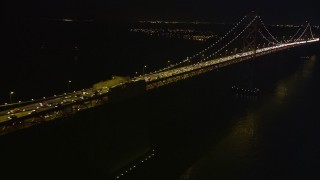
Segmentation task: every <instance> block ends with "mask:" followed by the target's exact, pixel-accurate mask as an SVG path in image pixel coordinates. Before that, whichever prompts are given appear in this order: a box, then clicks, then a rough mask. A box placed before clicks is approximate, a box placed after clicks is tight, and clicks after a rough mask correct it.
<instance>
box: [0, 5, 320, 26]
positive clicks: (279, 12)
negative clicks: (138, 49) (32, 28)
mask: <svg viewBox="0 0 320 180" xmlns="http://www.w3.org/2000/svg"><path fill="white" fill-rule="evenodd" d="M4 3H6V4H5V5H4V6H2V7H5V11H2V12H4V13H5V16H3V17H6V18H10V17H32V18H43V17H52V18H54V17H78V18H95V19H108V20H123V19H124V20H141V19H142V20H149V19H150V20H163V19H164V20H200V21H236V20H238V19H239V18H240V16H243V15H245V14H247V13H248V12H250V11H252V10H255V11H256V12H258V13H259V14H260V15H261V16H262V17H263V19H265V21H267V22H269V23H296V24H301V23H302V22H304V21H305V20H309V21H310V22H313V23H314V24H320V18H318V17H320V11H319V10H318V6H317V5H316V4H315V1H314V0H304V1H289V0H287V1H280V0H269V1H265V0H264V1H263V0H261V1H257V0H256V1H253V0H250V1H245V2H244V1H239V0H223V1H212V0H170V1H159V0H158V1H150V0H149V1H148V0H86V1H85V0H29V1H22V0H20V1H14V0H13V1H7V2H4Z"/></svg>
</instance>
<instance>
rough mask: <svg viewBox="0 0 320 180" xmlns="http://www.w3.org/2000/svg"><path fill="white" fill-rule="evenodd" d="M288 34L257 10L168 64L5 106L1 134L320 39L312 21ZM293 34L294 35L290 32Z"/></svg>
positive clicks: (0, 119) (0, 117)
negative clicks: (271, 27) (266, 21)
mask: <svg viewBox="0 0 320 180" xmlns="http://www.w3.org/2000/svg"><path fill="white" fill-rule="evenodd" d="M290 33H292V32H284V34H285V35H286V36H282V35H283V34H282V35H279V34H278V35H274V34H272V33H271V31H270V30H269V29H268V26H266V25H265V24H264V22H263V21H262V19H261V17H260V16H258V15H255V14H251V15H248V16H244V17H243V18H242V19H241V20H240V21H239V22H237V23H235V24H234V27H232V28H231V29H230V30H229V31H228V32H226V33H225V35H224V36H222V37H221V38H220V39H218V40H217V41H216V42H214V43H213V44H211V45H209V46H208V47H207V48H205V49H203V50H201V51H199V52H198V53H195V54H194V55H192V56H189V57H186V58H185V59H183V60H181V61H180V62H177V63H175V64H171V65H167V67H165V68H162V69H159V70H156V71H154V72H150V73H148V74H142V75H140V76H135V77H131V78H119V77H115V78H114V79H113V80H110V81H109V82H105V83H101V84H100V85H97V86H93V87H92V88H89V89H83V90H80V91H74V92H71V93H64V94H61V95H55V96H53V97H48V98H42V99H36V100H34V99H32V100H31V101H25V102H19V103H9V104H4V105H0V135H4V134H7V133H10V132H14V131H16V130H20V129H24V128H28V127H31V126H34V125H38V124H42V123H45V122H50V121H54V120H58V119H64V118H68V117H70V116H72V115H74V114H76V113H81V112H82V111H86V110H88V109H92V108H95V107H98V106H101V105H104V104H107V103H114V102H117V101H120V100H122V99H126V98H128V97H131V96H135V95H137V94H141V93H143V92H145V91H150V90H153V89H156V88H159V87H161V86H165V85H168V84H171V83H175V82H178V81H181V80H184V79H188V78H191V77H193V76H197V75H199V74H203V73H206V72H209V71H213V70H216V69H219V68H222V67H225V66H228V65H232V64H235V63H240V62H243V61H248V60H254V59H256V58H258V57H260V56H264V55H267V54H272V53H276V52H279V51H283V50H286V49H291V48H295V47H299V46H304V45H309V44H313V43H316V42H318V41H319V38H318V37H316V36H315V35H314V34H313V32H312V26H311V25H310V23H308V22H306V23H305V24H304V25H301V26H300V27H299V28H298V29H297V30H296V31H295V32H293V33H292V34H290ZM288 34H289V35H288Z"/></svg>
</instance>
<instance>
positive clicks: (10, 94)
mask: <svg viewBox="0 0 320 180" xmlns="http://www.w3.org/2000/svg"><path fill="white" fill-rule="evenodd" d="M13 94H14V92H13V91H11V92H10V93H9V96H10V104H12V95H13Z"/></svg>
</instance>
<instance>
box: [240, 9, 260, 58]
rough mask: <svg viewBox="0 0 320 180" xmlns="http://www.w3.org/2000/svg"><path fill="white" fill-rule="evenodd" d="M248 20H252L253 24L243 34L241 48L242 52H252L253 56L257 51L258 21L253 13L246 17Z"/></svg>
mask: <svg viewBox="0 0 320 180" xmlns="http://www.w3.org/2000/svg"><path fill="white" fill-rule="evenodd" d="M247 17H248V19H252V20H253V22H252V23H251V25H250V26H249V27H248V28H247V29H246V30H245V31H244V33H243V46H242V52H247V51H254V54H255V53H256V50H257V35H258V31H259V19H258V15H257V14H256V13H255V12H251V13H250V14H249V15H247Z"/></svg>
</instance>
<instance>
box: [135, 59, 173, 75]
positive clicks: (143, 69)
mask: <svg viewBox="0 0 320 180" xmlns="http://www.w3.org/2000/svg"><path fill="white" fill-rule="evenodd" d="M170 63H171V62H170V61H167V66H170ZM147 67H148V66H147V65H144V66H143V67H142V75H145V73H146V69H147ZM135 75H136V76H137V75H138V72H137V71H136V72H135Z"/></svg>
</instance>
